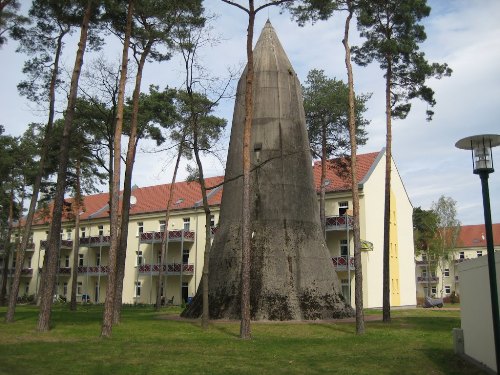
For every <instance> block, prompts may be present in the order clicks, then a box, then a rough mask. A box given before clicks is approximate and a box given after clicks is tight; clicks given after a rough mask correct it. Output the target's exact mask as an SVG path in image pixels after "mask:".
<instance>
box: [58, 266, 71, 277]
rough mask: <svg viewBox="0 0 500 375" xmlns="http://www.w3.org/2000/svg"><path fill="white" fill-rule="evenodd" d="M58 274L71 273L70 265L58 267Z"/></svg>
mask: <svg viewBox="0 0 500 375" xmlns="http://www.w3.org/2000/svg"><path fill="white" fill-rule="evenodd" d="M57 273H58V274H59V275H68V276H69V275H71V267H59V270H58V271H57Z"/></svg>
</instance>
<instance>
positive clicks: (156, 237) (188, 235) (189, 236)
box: [140, 229, 194, 243]
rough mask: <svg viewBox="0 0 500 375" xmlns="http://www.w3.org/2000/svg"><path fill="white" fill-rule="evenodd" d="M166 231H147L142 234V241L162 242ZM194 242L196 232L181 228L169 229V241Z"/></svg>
mask: <svg viewBox="0 0 500 375" xmlns="http://www.w3.org/2000/svg"><path fill="white" fill-rule="evenodd" d="M163 233H164V232H145V233H141V235H140V242H141V243H160V242H162V241H163ZM181 241H185V242H194V232H193V231H189V230H185V229H181V230H169V231H168V242H181Z"/></svg>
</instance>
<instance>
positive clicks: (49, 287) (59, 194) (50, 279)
mask: <svg viewBox="0 0 500 375" xmlns="http://www.w3.org/2000/svg"><path fill="white" fill-rule="evenodd" d="M91 14H92V0H89V1H88V2H87V7H86V9H85V14H84V16H83V22H82V26H81V32H80V41H79V43H78V51H77V53H76V59H75V66H74V68H73V74H72V76H71V85H70V92H69V97H68V107H67V109H66V114H65V119H64V129H63V137H62V140H61V146H60V157H59V169H58V173H57V185H56V193H55V196H54V208H53V210H52V218H51V219H52V225H51V228H50V234H49V240H48V241H47V250H46V251H45V252H46V254H45V256H46V257H47V262H46V266H47V267H46V269H45V272H44V274H43V275H42V276H43V279H42V280H43V282H44V283H45V287H44V288H43V292H42V295H41V299H40V314H39V317H38V331H40V332H46V331H48V330H49V329H50V317H51V313H52V301H53V294H54V283H55V279H56V271H57V254H58V251H57V250H58V248H59V243H60V230H61V220H62V211H63V203H64V192H65V188H66V172H67V171H66V170H67V166H68V156H69V143H70V131H71V126H72V124H73V117H74V114H75V105H76V98H77V94H78V81H79V78H80V72H81V68H82V65H83V55H84V53H85V47H86V45H87V36H88V28H89V22H90V16H91ZM23 242H24V239H23Z"/></svg>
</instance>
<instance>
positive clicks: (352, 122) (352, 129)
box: [342, 1, 365, 335]
mask: <svg viewBox="0 0 500 375" xmlns="http://www.w3.org/2000/svg"><path fill="white" fill-rule="evenodd" d="M347 4H348V7H349V15H348V16H347V18H346V21H345V29H344V39H343V40H342V43H343V44H344V48H345V64H346V68H347V83H348V86H349V141H350V144H351V192H352V208H353V237H354V277H355V279H354V298H355V304H356V333H357V334H358V335H362V334H364V333H365V321H364V312H363V268H362V264H361V234H360V227H359V190H358V176H357V160H356V153H357V147H358V146H357V142H356V113H355V107H354V78H353V74H352V64H351V49H350V47H349V26H350V23H351V19H352V15H353V9H352V2H351V1H348V2H347ZM347 241H349V238H348V239H347ZM347 266H348V267H350V259H348V263H347Z"/></svg>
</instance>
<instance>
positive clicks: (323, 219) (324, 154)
mask: <svg viewBox="0 0 500 375" xmlns="http://www.w3.org/2000/svg"><path fill="white" fill-rule="evenodd" d="M327 160H328V155H327V152H326V125H325V124H323V126H322V129H321V179H320V190H319V220H320V222H321V230H322V232H323V235H324V236H325V238H326V231H325V227H326V214H325V195H326V186H325V180H326V163H327Z"/></svg>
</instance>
